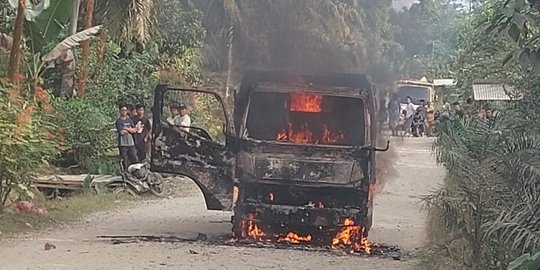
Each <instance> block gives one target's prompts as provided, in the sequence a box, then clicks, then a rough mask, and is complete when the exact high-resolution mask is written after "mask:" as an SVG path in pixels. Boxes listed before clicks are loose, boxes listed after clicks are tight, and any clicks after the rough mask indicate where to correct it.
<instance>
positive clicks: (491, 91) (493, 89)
mask: <svg viewBox="0 0 540 270" xmlns="http://www.w3.org/2000/svg"><path fill="white" fill-rule="evenodd" d="M473 92H474V99H475V100H519V99H521V98H522V96H521V94H520V93H519V91H517V90H515V89H514V87H513V86H511V85H507V84H495V83H476V84H473Z"/></svg>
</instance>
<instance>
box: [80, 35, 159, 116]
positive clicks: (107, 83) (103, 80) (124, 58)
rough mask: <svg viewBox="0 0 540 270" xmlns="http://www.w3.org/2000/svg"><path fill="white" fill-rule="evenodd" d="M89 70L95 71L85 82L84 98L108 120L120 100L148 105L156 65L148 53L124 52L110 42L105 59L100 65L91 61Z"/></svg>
mask: <svg viewBox="0 0 540 270" xmlns="http://www.w3.org/2000/svg"><path fill="white" fill-rule="evenodd" d="M92 60H93V61H95V59H92ZM90 70H94V72H95V73H94V74H92V77H91V80H90V82H89V84H88V95H87V97H86V100H87V101H88V102H91V103H92V105H93V106H95V107H96V109H97V108H99V109H98V110H100V111H101V112H102V113H104V114H105V115H107V116H108V117H110V121H111V123H112V122H113V121H114V118H116V117H117V115H118V105H119V104H120V103H129V104H130V105H135V104H133V103H136V101H137V102H143V103H145V104H146V106H147V108H149V107H150V106H149V105H150V104H152V102H153V100H152V96H153V93H152V91H153V89H154V87H155V85H156V83H157V73H158V67H157V66H156V64H155V57H153V56H152V55H151V54H150V53H148V52H137V51H131V52H126V51H123V50H122V49H121V48H120V47H119V46H118V45H116V44H114V43H112V42H109V43H108V44H107V48H106V54H105V59H104V62H103V63H102V64H101V65H100V66H97V63H95V62H91V67H90Z"/></svg>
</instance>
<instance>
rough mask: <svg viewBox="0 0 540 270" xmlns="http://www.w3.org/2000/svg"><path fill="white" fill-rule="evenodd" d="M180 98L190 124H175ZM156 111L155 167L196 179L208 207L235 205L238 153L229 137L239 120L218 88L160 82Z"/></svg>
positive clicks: (154, 133)
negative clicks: (173, 113)
mask: <svg viewBox="0 0 540 270" xmlns="http://www.w3.org/2000/svg"><path fill="white" fill-rule="evenodd" d="M175 102H184V103H185V104H186V106H187V110H188V115H190V117H191V120H192V122H191V125H190V126H189V129H187V128H186V127H181V126H175V125H173V124H172V123H171V122H173V121H171V119H172V117H171V110H170V106H171V105H172V104H173V103H175ZM152 113H153V117H152V119H153V127H152V134H153V137H152V160H151V170H152V171H155V172H160V173H170V174H177V175H183V176H187V177H189V178H191V179H193V181H195V183H196V184H197V186H198V187H199V188H200V189H201V191H202V193H203V195H204V199H205V201H206V206H207V208H208V209H209V210H230V209H231V208H232V198H233V195H232V191H233V179H234V164H235V157H234V154H233V153H232V152H231V151H230V149H229V148H228V147H227V146H226V143H225V141H226V138H227V137H228V136H231V135H233V134H234V125H233V123H232V117H230V114H229V113H228V111H227V110H226V109H225V107H224V103H223V100H222V98H221V97H220V95H219V94H218V92H217V91H213V90H201V89H182V88H175V87H169V86H165V85H158V86H157V87H156V89H155V97H154V107H153V110H152Z"/></svg>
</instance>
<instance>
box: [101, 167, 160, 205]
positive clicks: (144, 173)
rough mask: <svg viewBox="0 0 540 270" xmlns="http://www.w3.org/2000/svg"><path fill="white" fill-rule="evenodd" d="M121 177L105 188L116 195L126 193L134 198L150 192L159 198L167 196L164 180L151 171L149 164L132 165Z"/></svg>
mask: <svg viewBox="0 0 540 270" xmlns="http://www.w3.org/2000/svg"><path fill="white" fill-rule="evenodd" d="M121 176H122V177H121V178H119V179H115V180H112V181H111V182H109V183H107V184H106V185H105V186H106V187H107V188H110V189H112V190H113V192H114V193H123V192H126V193H128V194H130V195H132V196H134V197H137V196H139V195H141V194H143V193H145V192H148V191H150V192H151V193H152V194H154V195H156V196H159V197H162V196H163V195H164V194H165V186H164V181H163V178H162V177H161V175H160V174H158V173H154V172H152V171H150V166H149V164H148V162H143V163H136V164H132V165H130V166H129V167H128V169H127V171H126V170H123V172H122V174H121Z"/></svg>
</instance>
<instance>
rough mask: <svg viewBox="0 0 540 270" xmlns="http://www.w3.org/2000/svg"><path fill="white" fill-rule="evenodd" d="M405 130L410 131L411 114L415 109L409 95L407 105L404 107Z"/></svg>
mask: <svg viewBox="0 0 540 270" xmlns="http://www.w3.org/2000/svg"><path fill="white" fill-rule="evenodd" d="M405 112H406V114H405V127H404V128H405V130H406V131H410V130H411V127H412V121H413V116H414V113H415V112H416V110H415V109H414V104H413V103H412V101H411V98H410V97H407V106H406V107H405Z"/></svg>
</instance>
